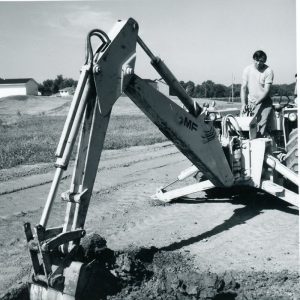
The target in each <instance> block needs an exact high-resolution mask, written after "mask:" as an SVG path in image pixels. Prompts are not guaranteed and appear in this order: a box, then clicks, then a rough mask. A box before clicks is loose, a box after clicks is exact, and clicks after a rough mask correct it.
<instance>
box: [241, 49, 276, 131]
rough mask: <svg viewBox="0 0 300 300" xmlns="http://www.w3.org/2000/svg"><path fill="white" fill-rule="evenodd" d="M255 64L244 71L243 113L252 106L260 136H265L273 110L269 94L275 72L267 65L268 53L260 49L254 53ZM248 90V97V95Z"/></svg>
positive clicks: (242, 88)
mask: <svg viewBox="0 0 300 300" xmlns="http://www.w3.org/2000/svg"><path fill="white" fill-rule="evenodd" d="M253 60H254V61H253V64H251V65H250V66H248V67H246V68H245V69H244V71H243V78H242V86H241V102H242V110H241V111H242V113H243V112H245V111H246V107H247V105H248V107H250V109H251V110H252V111H253V114H254V116H256V117H257V123H258V124H257V125H258V134H257V136H258V137H264V136H265V135H266V130H267V121H268V118H269V116H270V113H271V110H272V99H271V97H270V96H269V92H270V88H271V85H272V83H273V78H274V73H273V71H272V69H271V68H270V67H269V66H267V65H266V61H267V55H266V53H265V52H263V51H261V50H258V51H256V52H255V53H254V54H253ZM247 90H248V98H247V97H246V95H247Z"/></svg>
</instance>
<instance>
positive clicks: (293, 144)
mask: <svg viewBox="0 0 300 300" xmlns="http://www.w3.org/2000/svg"><path fill="white" fill-rule="evenodd" d="M285 163H286V166H287V167H288V168H289V169H290V170H292V171H293V172H295V173H297V174H298V128H295V129H293V130H292V131H291V133H290V134H289V141H288V143H287V144H286V157H285Z"/></svg>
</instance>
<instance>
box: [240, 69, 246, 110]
mask: <svg viewBox="0 0 300 300" xmlns="http://www.w3.org/2000/svg"><path fill="white" fill-rule="evenodd" d="M247 87H248V76H247V69H245V70H244V71H243V75H242V85H241V103H242V107H241V112H242V113H243V112H245V108H246V105H247V104H248V101H247Z"/></svg>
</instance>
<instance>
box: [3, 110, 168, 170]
mask: <svg viewBox="0 0 300 300" xmlns="http://www.w3.org/2000/svg"><path fill="white" fill-rule="evenodd" d="M64 121H65V116H21V117H20V118H19V121H18V122H17V123H15V124H11V125H6V126H3V125H2V126H1V125H0V131H1V135H0V169H7V168H11V167H14V166H17V165H21V164H35V163H40V162H54V161H55V156H54V154H55V150H56V147H57V144H58V141H59V138H60V134H61V131H62V128H63V126H64ZM165 140H166V138H165V137H164V136H163V135H162V133H161V132H160V131H159V130H158V129H157V128H156V127H155V126H154V125H153V124H152V123H151V122H150V121H149V120H148V119H147V118H146V117H145V116H139V115H133V116H128V115H126V116H121V115H117V116H112V117H111V121H110V123H109V127H108V131H107V135H106V139H105V144H104V149H120V148H124V147H129V146H137V145H148V144H153V143H158V142H162V141H165ZM75 152H76V151H75ZM74 158H75V153H73V155H72V159H74Z"/></svg>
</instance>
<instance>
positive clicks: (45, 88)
mask: <svg viewBox="0 0 300 300" xmlns="http://www.w3.org/2000/svg"><path fill="white" fill-rule="evenodd" d="M77 83H78V81H76V80H74V79H72V78H64V77H63V75H57V77H56V78H55V79H47V80H45V81H43V83H41V84H39V88H38V89H39V92H40V93H41V94H42V95H45V96H49V95H53V94H56V93H58V91H59V90H60V89H63V88H66V87H74V88H76V86H77ZM180 84H181V85H182V87H183V88H184V89H185V91H186V92H187V94H188V95H189V96H190V97H193V98H229V97H232V96H233V97H236V98H238V97H240V90H241V84H233V85H230V86H225V85H223V84H219V83H214V82H213V81H211V80H206V81H204V82H202V83H201V84H196V83H194V82H193V81H190V80H189V81H187V82H184V81H180ZM294 89H295V83H291V84H274V85H272V88H271V92H270V95H271V96H286V95H287V96H292V95H293V93H294ZM170 95H173V92H172V89H170Z"/></svg>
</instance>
